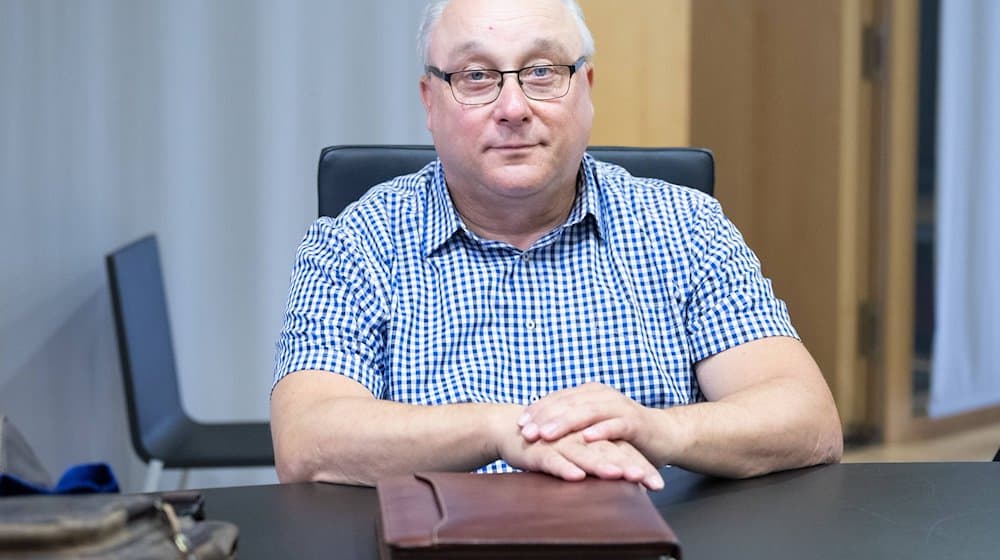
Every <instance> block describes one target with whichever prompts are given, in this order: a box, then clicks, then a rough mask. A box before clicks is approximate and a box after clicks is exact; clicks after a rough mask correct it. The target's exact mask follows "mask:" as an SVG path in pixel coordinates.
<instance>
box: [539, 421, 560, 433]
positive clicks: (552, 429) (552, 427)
mask: <svg viewBox="0 0 1000 560" xmlns="http://www.w3.org/2000/svg"><path fill="white" fill-rule="evenodd" d="M558 429H559V426H558V425H557V424H555V423H551V422H550V423H548V424H546V425H544V426H542V435H543V436H546V437H549V436H553V435H555V433H556V430H558Z"/></svg>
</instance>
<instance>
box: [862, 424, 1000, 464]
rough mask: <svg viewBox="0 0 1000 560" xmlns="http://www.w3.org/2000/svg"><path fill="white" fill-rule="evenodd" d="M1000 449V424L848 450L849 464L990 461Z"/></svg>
mask: <svg viewBox="0 0 1000 560" xmlns="http://www.w3.org/2000/svg"><path fill="white" fill-rule="evenodd" d="M998 448H1000V424H993V425H989V426H985V427H982V428H977V429H974V430H968V431H965V432H958V433H955V434H951V435H948V436H943V437H939V438H935V439H929V440H923V441H917V442H910V443H898V444H892V445H872V446H865V447H857V448H853V449H846V450H845V451H844V462H845V463H892V462H933V461H989V460H990V459H992V458H993V455H994V454H995V453H996V452H997V449H998Z"/></svg>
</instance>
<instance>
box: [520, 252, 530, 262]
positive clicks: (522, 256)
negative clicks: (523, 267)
mask: <svg viewBox="0 0 1000 560" xmlns="http://www.w3.org/2000/svg"><path fill="white" fill-rule="evenodd" d="M530 258H531V255H530V254H528V252H527V251H525V252H523V253H521V260H522V261H526V260H528V259H530Z"/></svg>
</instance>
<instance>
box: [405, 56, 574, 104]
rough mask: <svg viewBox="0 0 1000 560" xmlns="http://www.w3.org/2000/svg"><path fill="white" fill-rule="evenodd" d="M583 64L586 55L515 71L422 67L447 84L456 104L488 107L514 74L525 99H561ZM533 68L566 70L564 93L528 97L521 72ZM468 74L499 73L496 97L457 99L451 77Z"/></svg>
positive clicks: (498, 96) (498, 97)
mask: <svg viewBox="0 0 1000 560" xmlns="http://www.w3.org/2000/svg"><path fill="white" fill-rule="evenodd" d="M585 62H587V55H583V56H581V57H580V58H578V59H576V62H574V63H573V64H535V65H533V66H525V67H524V68H519V69H517V70H500V69H497V68H473V69H471V70H458V71H455V72H445V71H443V70H441V69H440V68H438V67H437V66H432V65H430V64H428V65H427V66H424V71H425V72H427V73H428V74H430V75H432V76H437V77H438V78H441V79H442V80H444V81H445V82H446V83H447V84H448V89H450V90H451V96H452V97H453V98H455V101H456V102H458V103H461V104H462V105H489V104H490V103H493V102H494V101H496V100H497V99H500V92H502V91H503V84H504V80H505V79H506V76H507V74H514V75H516V76H517V85H518V86H519V87H520V88H521V93H523V94H524V96H525V97H527V98H528V99H533V100H535V101H550V100H552V99H559V98H561V97H566V94H568V93H569V88H570V84H571V83H572V81H573V74H576V71H577V70H579V69H580V67H581V66H583V64H584V63H585ZM535 68H568V69H569V76H568V77H567V80H566V91H564V92H563V93H562V94H561V95H556V96H555V97H543V98H541V99H539V98H537V97H532V96H530V95H528V92H526V91H524V82H523V81H521V72H524V71H525V70H532V69H535ZM468 72H497V73H499V74H500V83H498V84H497V93H496V96H495V97H494V98H493V99H490V100H489V101H477V102H475V103H469V102H466V101H462V100H461V99H459V98H458V95H456V94H455V88H454V86H452V84H451V77H452V76H454V75H456V74H465V73H468Z"/></svg>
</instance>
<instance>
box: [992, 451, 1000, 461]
mask: <svg viewBox="0 0 1000 560" xmlns="http://www.w3.org/2000/svg"><path fill="white" fill-rule="evenodd" d="M993 462H994V463H1000V449H997V454H996V455H994V456H993Z"/></svg>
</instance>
